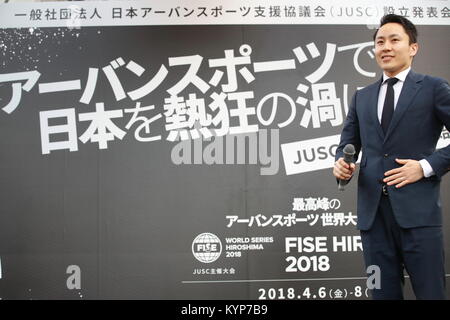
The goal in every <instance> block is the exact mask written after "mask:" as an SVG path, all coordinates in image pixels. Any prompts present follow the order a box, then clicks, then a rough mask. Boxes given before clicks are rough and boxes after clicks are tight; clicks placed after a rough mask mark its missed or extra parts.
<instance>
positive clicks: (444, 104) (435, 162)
mask: <svg viewBox="0 0 450 320" xmlns="http://www.w3.org/2000/svg"><path fill="white" fill-rule="evenodd" d="M434 94H435V109H434V111H435V114H436V117H437V118H438V119H439V120H441V121H442V123H443V124H444V126H445V128H446V129H447V130H448V131H450V86H449V84H448V83H447V82H441V83H440V84H439V85H438V86H437V87H436V89H435V90H434ZM425 160H426V161H427V162H428V163H429V164H430V166H431V167H432V168H433V171H434V174H435V175H436V176H438V177H442V176H443V175H444V174H446V173H447V172H448V171H449V168H450V145H448V146H446V147H445V148H442V149H439V150H436V151H435V152H434V153H433V154H431V155H430V156H429V157H427V158H425Z"/></svg>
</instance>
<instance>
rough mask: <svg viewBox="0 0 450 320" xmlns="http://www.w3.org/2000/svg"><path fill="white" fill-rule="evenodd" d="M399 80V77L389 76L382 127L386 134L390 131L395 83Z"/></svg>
mask: <svg viewBox="0 0 450 320" xmlns="http://www.w3.org/2000/svg"><path fill="white" fill-rule="evenodd" d="M397 81H398V79H397V78H389V79H387V80H386V81H385V82H387V85H388V86H387V90H386V98H385V99H384V105H383V114H382V115H381V127H382V128H383V132H384V134H386V132H387V131H388V128H389V124H390V123H391V120H392V115H393V114H394V88H393V86H394V84H396V83H397Z"/></svg>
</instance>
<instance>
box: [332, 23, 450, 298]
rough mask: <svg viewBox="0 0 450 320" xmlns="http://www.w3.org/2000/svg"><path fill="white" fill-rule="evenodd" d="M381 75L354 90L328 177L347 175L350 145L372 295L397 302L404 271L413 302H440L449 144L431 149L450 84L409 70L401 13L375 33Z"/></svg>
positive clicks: (410, 54) (412, 50) (448, 109)
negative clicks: (374, 271) (374, 279)
mask: <svg viewBox="0 0 450 320" xmlns="http://www.w3.org/2000/svg"><path fill="white" fill-rule="evenodd" d="M374 41H375V55H376V60H377V63H378V65H379V66H380V67H381V69H383V78H382V79H380V80H379V81H377V82H376V83H374V84H372V85H370V86H367V87H365V88H364V89H361V90H359V91H357V92H356V93H355V95H354V96H353V99H352V103H351V106H350V109H349V112H348V115H347V119H346V121H345V123H344V128H343V131H342V134H341V141H340V144H339V147H338V148H337V151H336V162H335V165H334V169H333V174H334V176H335V177H336V178H337V179H342V180H349V179H351V177H352V175H353V172H354V171H355V165H354V164H350V165H349V164H347V163H346V162H344V160H343V148H344V147H345V145H347V144H353V145H354V146H355V149H356V154H355V160H356V159H357V158H358V154H359V152H360V151H362V159H361V165H360V172H359V177H358V207H357V211H358V224H357V227H358V229H359V230H360V232H361V240H362V245H363V251H364V261H365V264H366V266H367V267H368V266H370V265H376V266H378V267H379V268H380V275H381V288H380V289H374V290H372V297H373V298H374V299H403V283H404V276H403V269H406V271H407V272H408V274H409V276H410V278H411V283H412V287H413V290H414V293H415V295H416V297H417V298H418V299H445V295H446V294H445V270H444V247H443V235H442V214H441V204H440V195H439V193H440V181H441V178H442V176H443V175H444V174H445V173H446V172H448V170H449V168H450V146H447V147H445V148H442V149H440V150H436V144H437V141H438V139H439V136H440V134H441V132H442V129H443V126H445V127H446V128H447V129H450V86H449V84H448V83H447V82H446V81H445V80H443V79H439V78H435V77H430V76H426V75H421V74H418V73H415V72H413V71H412V70H411V64H412V61H413V58H414V56H415V55H416V53H417V51H418V48H419V47H418V43H417V30H416V28H415V26H414V25H413V24H412V23H411V22H410V21H409V20H408V19H406V18H404V17H401V16H397V15H393V14H390V15H386V16H384V17H383V18H382V19H381V25H380V28H379V29H378V30H377V31H376V33H375V35H374Z"/></svg>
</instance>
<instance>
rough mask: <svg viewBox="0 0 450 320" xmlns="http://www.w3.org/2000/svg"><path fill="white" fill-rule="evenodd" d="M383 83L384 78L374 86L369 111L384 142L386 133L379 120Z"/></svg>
mask: <svg viewBox="0 0 450 320" xmlns="http://www.w3.org/2000/svg"><path fill="white" fill-rule="evenodd" d="M382 82H383V78H381V79H380V80H378V82H375V84H376V85H374V86H373V89H372V90H371V93H370V95H371V96H370V98H369V100H368V101H370V103H371V105H370V106H369V110H370V113H371V118H372V121H373V123H375V127H376V128H377V132H378V134H379V136H380V138H381V140H384V132H383V129H382V128H381V125H380V120H379V119H378V93H379V92H380V86H381V83H382Z"/></svg>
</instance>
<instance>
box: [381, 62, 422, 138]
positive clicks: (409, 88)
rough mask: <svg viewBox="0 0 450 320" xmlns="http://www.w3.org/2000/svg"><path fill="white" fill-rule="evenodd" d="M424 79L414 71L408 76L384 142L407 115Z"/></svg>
mask: <svg viewBox="0 0 450 320" xmlns="http://www.w3.org/2000/svg"><path fill="white" fill-rule="evenodd" d="M422 78H423V76H422V77H421V76H420V75H418V74H416V73H414V72H413V71H412V70H411V71H410V72H409V73H408V75H407V76H406V79H405V83H404V84H403V88H402V92H401V93H400V97H399V98H398V102H397V106H396V107H395V111H394V115H393V117H392V120H391V124H390V125H389V129H388V131H387V133H386V136H385V137H384V141H386V140H387V139H388V138H389V136H390V135H391V134H392V132H393V131H394V129H395V127H396V126H397V125H398V123H399V121H400V119H401V118H402V117H403V115H404V114H405V112H406V110H408V108H409V107H410V106H411V104H412V101H413V100H414V97H415V96H416V94H417V92H419V90H420V88H422V83H421V81H422ZM380 128H381V126H380ZM382 131H383V130H382Z"/></svg>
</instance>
